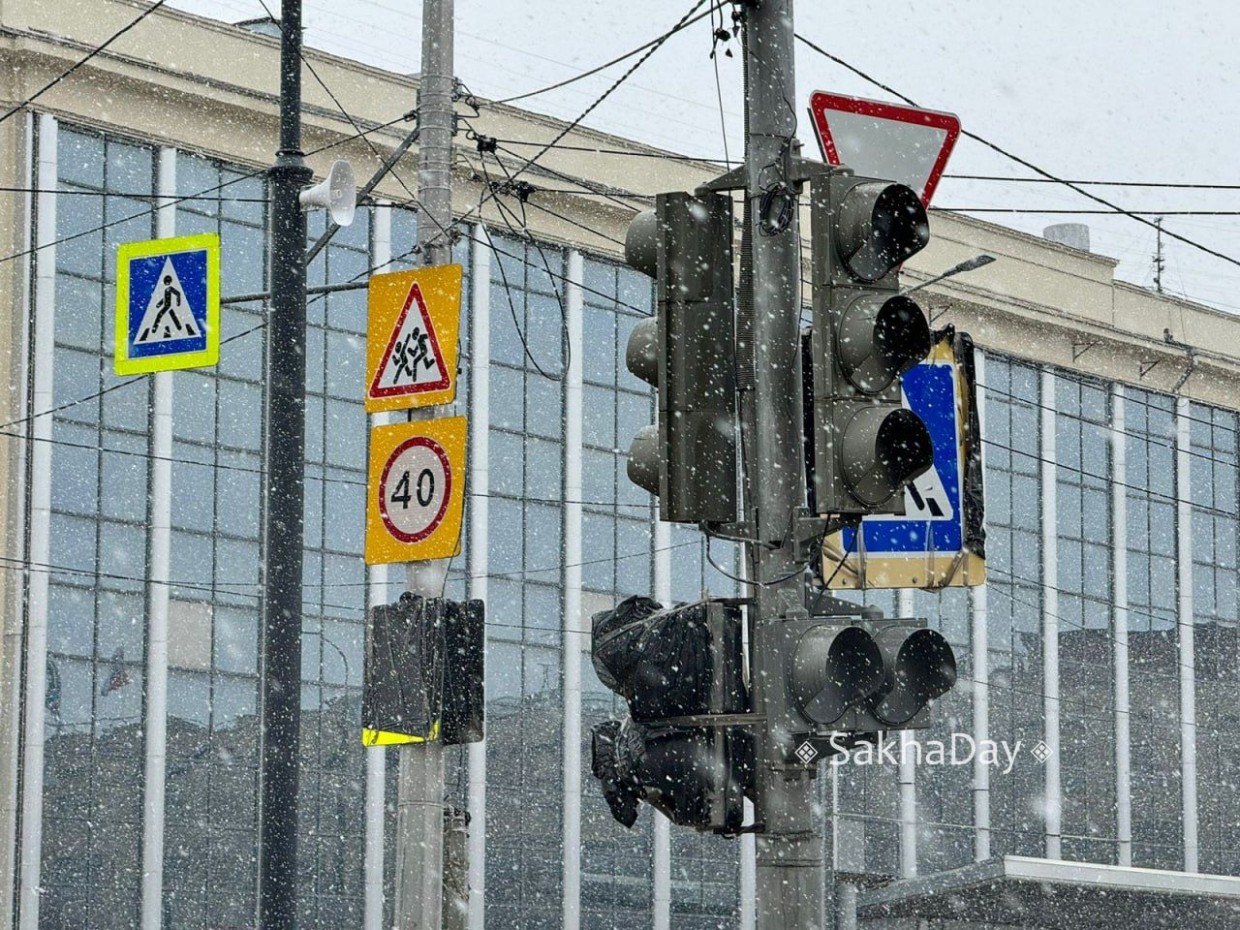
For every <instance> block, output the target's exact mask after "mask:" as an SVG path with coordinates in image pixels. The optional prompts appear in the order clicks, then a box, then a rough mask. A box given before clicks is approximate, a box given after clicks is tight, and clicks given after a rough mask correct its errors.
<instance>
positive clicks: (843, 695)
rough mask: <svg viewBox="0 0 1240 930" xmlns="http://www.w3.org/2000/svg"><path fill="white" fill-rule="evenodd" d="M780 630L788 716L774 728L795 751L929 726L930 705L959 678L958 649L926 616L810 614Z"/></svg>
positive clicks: (789, 622) (792, 752)
mask: <svg viewBox="0 0 1240 930" xmlns="http://www.w3.org/2000/svg"><path fill="white" fill-rule="evenodd" d="M781 629H782V632H783V644H782V656H783V672H784V677H783V679H782V683H783V687H784V695H783V701H782V703H780V704H778V706H781V707H782V708H783V719H782V720H780V721H778V722H777V725H776V727H775V732H776V733H777V734H780V735H781V736H782V738H783V739H784V743H785V746H784V748H785V750H786V752H787V753H789V754H794V753H796V750H797V748H798V747H799V746H800V745H801V744H802V743H803V742H804V741H805V740H806V739H810V740H814V739H815V738H816V739H817V740H818V741H819V743H821V742H824V741H825V740H826V739H827V738H828V737H830V735H831V734H832V733H851V734H858V733H876V732H878V731H882V730H907V729H915V728H920V727H925V726H928V725H929V723H930V721H929V709H930V705H931V704H932V703H933V701H934V700H935V699H936V698H938V697H940V696H942V695H943V694H946V693H947V692H948V691H950V690H951V688H952V686H953V685H954V684H955V683H956V657H955V654H954V653H953V651H952V648H951V646H950V645H949V644H948V642H947V640H946V639H944V638H943V636H942V635H941V634H940V633H938V632H936V631H935V630H931V629H929V628H928V626H927V624H926V621H925V620H913V619H908V620H884V619H857V618H853V617H809V618H804V619H792V620H786V621H784V623H782V624H781ZM819 751H821V750H819ZM801 758H802V761H803V762H804V761H811V760H812V758H813V755H812V754H811V759H810V760H807V759H806V758H805V757H804V756H802V757H801Z"/></svg>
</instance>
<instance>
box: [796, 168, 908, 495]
mask: <svg viewBox="0 0 1240 930" xmlns="http://www.w3.org/2000/svg"><path fill="white" fill-rule="evenodd" d="M810 194H811V219H812V238H813V289H814V316H813V327H812V330H811V331H810V333H809V335H808V345H807V346H806V350H807V351H805V353H804V358H803V360H804V362H805V377H806V379H807V381H806V396H807V397H806V399H807V403H809V404H811V405H812V411H811V410H808V409H807V411H806V422H807V436H806V441H807V447H808V448H807V455H806V458H807V464H808V465H809V467H810V469H811V473H812V476H813V480H812V481H811V482H810V493H811V498H812V500H813V503H814V508H815V510H816V511H817V512H818V513H820V514H837V515H842V516H856V515H863V514H873V513H896V514H902V513H904V495H903V494H902V493H900V492H901V491H902V490H903V488H904V486H905V485H906V484H907V483H908V482H909V481H911V480H912V479H913V478H916V477H917V476H918V475H920V474H921V473H922V472H924V471H926V469H928V468H929V467H930V466H931V464H932V462H933V448H932V446H931V442H930V434H929V433H928V432H927V431H926V427H925V424H924V423H922V422H921V419H920V418H919V417H918V416H917V415H916V414H915V413H913V412H912V411H910V410H908V409H906V408H904V407H903V406H902V404H901V393H900V376H901V375H902V374H904V373H905V372H906V371H908V370H909V369H910V368H912V367H913V366H914V365H916V364H917V363H918V362H920V361H921V360H922V359H923V358H925V357H926V355H927V354H928V353H929V351H930V347H931V343H930V327H929V324H928V323H927V322H926V317H925V314H924V313H923V312H922V310H921V308H920V307H919V306H918V305H917V303H916V302H915V301H913V300H912V299H911V298H909V297H907V296H904V295H902V294H901V293H900V285H899V269H900V264H901V263H902V262H903V261H904V260H905V259H907V258H909V257H910V256H912V255H915V254H917V253H918V252H920V251H921V250H922V249H923V248H925V247H926V244H927V243H928V242H929V241H930V226H929V221H928V219H927V217H926V211H925V208H924V207H923V206H922V204H921V200H920V199H919V198H918V196H917V194H916V193H914V192H913V190H912V189H911V188H908V187H905V186H904V185H903V184H896V183H893V182H890V181H881V180H875V179H873V178H858V177H854V176H853V175H852V174H851V173H850V172H848V171H847V170H834V171H832V172H830V173H827V174H823V175H821V176H818V177H815V178H814V179H812V181H811V184H810Z"/></svg>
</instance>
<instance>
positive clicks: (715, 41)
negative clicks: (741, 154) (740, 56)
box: [710, 0, 732, 164]
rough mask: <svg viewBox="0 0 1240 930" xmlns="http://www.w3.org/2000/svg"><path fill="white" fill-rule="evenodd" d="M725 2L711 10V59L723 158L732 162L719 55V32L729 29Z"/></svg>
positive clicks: (725, 32) (720, 0)
mask: <svg viewBox="0 0 1240 930" xmlns="http://www.w3.org/2000/svg"><path fill="white" fill-rule="evenodd" d="M723 3H724V0H719V2H718V3H717V4H715V5H713V6H712V7H711V8H710V12H711V17H710V30H711V42H712V44H711V49H710V60H711V63H712V64H713V65H714V66H715V96H716V97H718V99H719V134H720V137H721V138H722V140H723V160H724V163H725V164H731V163H732V157H731V154H730V153H729V152H728V124H727V120H725V119H724V111H723V82H722V81H721V80H720V78H719V55H718V51H719V33H720V32H723V33H724V35H727V31H726V30H725V29H724V28H723ZM716 9H718V10H719V28H718V29H716V28H715V15H714V13H715V10H716Z"/></svg>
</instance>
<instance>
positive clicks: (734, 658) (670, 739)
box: [591, 597, 753, 833]
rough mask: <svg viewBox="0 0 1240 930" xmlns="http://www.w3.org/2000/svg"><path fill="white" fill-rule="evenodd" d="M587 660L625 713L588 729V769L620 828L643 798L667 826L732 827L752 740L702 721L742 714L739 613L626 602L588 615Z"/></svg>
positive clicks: (745, 787)
mask: <svg viewBox="0 0 1240 930" xmlns="http://www.w3.org/2000/svg"><path fill="white" fill-rule="evenodd" d="M591 658H592V660H593V663H594V668H595V670H596V671H597V673H598V676H599V679H600V680H601V681H602V682H603V684H605V685H606V686H607V687H608V688H610V689H611V690H613V691H615V692H616V693H617V694H619V695H620V696H621V697H623V698H624V699H625V700H626V701H627V702H628V705H629V714H630V715H629V716H628V717H626V718H625V719H623V720H609V721H606V722H605V723H601V724H598V725H597V726H595V727H594V730H593V732H592V734H591V736H592V740H591V742H592V745H591V749H592V764H591V769H592V771H593V772H594V775H595V777H596V778H598V779H599V781H600V782H601V783H602V787H603V793H604V796H605V797H606V799H607V803H608V805H609V806H610V808H611V812H612V815H613V816H614V817H615V818H616V820H618V821H619V822H620V823H622V824H624V825H625V826H626V827H631V826H632V825H633V824H634V822H635V821H636V820H637V812H638V803H639V802H640V801H643V800H644V801H646V802H647V803H649V804H651V805H653V806H654V807H655V808H657V809H658V810H660V811H662V812H663V813H664V814H666V815H667V816H668V817H669V818H670V819H671V820H672V821H673V822H674V823H677V824H680V825H682V826H691V827H694V828H696V829H698V830H712V831H715V832H720V833H731V832H735V831H737V830H738V829H739V828H740V827H741V824H742V818H743V813H744V804H743V800H744V797H745V795H746V793H751V792H752V783H753V778H752V771H753V762H752V752H753V750H752V744H751V742H750V740H749V738H748V737H747V736H746V735H744V734H743V733H742V732H741V731H740V728H738V727H735V726H726V725H725V726H714V725H711V724H710V722H709V720H706V719H703V718H704V717H705V716H706V715H714V714H740V713H744V712H745V711H747V710H748V708H749V694H748V690H747V688H746V686H745V682H744V676H743V672H742V663H743V660H742V655H741V614H740V609H739V608H738V607H736V606H734V605H732V604H729V603H727V602H723V601H702V602H699V603H696V604H689V605H687V606H681V607H676V608H672V609H669V610H663V609H661V607H660V605H659V604H657V603H656V602H654V601H652V600H650V599H649V598H645V597H630V598H627V599H626V600H624V601H622V602H621V603H620V604H618V605H617V606H616V607H615V608H614V609H612V610H607V611H603V612H601V613H598V614H595V616H594V619H593V642H592V646H591Z"/></svg>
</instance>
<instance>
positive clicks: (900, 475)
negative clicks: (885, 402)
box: [874, 407, 934, 489]
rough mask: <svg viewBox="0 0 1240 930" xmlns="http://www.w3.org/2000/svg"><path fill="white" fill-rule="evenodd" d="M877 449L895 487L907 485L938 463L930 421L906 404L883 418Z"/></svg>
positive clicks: (890, 482)
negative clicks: (923, 418)
mask: <svg viewBox="0 0 1240 930" xmlns="http://www.w3.org/2000/svg"><path fill="white" fill-rule="evenodd" d="M874 452H875V455H876V456H877V458H878V462H879V464H880V465H882V466H883V467H884V468H885V469H886V471H887V481H888V483H889V484H890V485H891V487H892V488H895V489H899V488H902V487H904V485H905V484H907V483H908V482H909V481H911V480H912V479H913V478H916V477H917V476H918V475H920V474H921V473H922V472H924V471H926V470H927V469H928V468H930V466H931V465H933V464H934V444H933V443H932V442H931V440H930V433H929V431H928V430H927V429H926V424H924V423H922V422H921V417H919V416H918V415H917V414H915V413H913V411H911V410H908V409H906V408H903V407H901V408H900V409H899V410H893V411H891V413H890V414H888V415H887V417H886V418H885V419H884V420H883V424H882V426H880V427H879V428H878V441H877V443H876V444H875V449H874Z"/></svg>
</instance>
